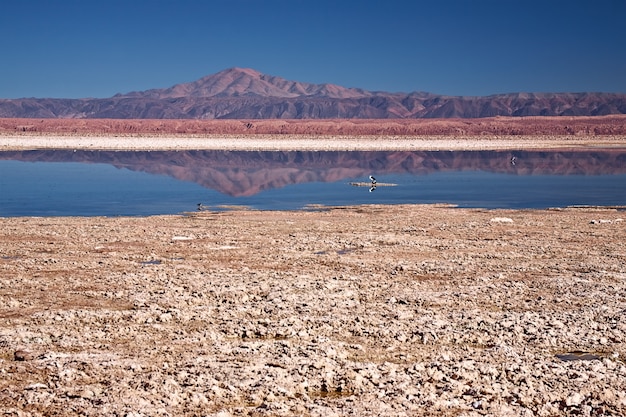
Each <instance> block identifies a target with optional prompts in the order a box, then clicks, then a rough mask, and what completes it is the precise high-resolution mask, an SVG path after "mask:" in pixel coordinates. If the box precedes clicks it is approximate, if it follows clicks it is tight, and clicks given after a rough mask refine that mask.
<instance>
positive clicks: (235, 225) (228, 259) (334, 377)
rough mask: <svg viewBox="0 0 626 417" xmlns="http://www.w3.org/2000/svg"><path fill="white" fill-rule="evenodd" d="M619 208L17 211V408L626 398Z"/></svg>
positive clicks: (4, 378) (419, 404)
mask: <svg viewBox="0 0 626 417" xmlns="http://www.w3.org/2000/svg"><path fill="white" fill-rule="evenodd" d="M623 217H624V212H623V211H618V210H615V209H593V208H577V209H574V208H571V209H564V210H548V211H535V210H524V211H502V210H496V211H487V210H467V209H458V208H452V207H445V206H363V207H352V208H350V207H348V208H334V209H322V208H320V209H319V210H313V211H296V212H256V211H235V212H221V213H213V212H197V213H192V214H189V215H179V216H157V217H148V218H4V219H0V227H1V228H2V233H1V234H0V275H1V276H2V279H1V280H0V375H1V377H0V410H2V411H3V413H4V414H5V415H93V416H95V415H101V416H111V415H120V416H122V415H146V416H147V415H170V416H175V415H221V416H226V415H304V416H308V415H317V416H329V415H354V416H365V415H398V416H400V415H446V416H448V415H450V416H452V415H476V416H478V415H565V414H572V415H623V414H624V413H626V364H625V363H624V357H625V355H626V344H625V343H626V322H625V320H624V317H625V315H624V312H625V311H626V253H625V252H624V246H623V238H624V236H625V235H626V234H625V233H626V223H625V222H624V221H623ZM20 413H21V414H20Z"/></svg>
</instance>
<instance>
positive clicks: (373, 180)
mask: <svg viewBox="0 0 626 417" xmlns="http://www.w3.org/2000/svg"><path fill="white" fill-rule="evenodd" d="M370 181H372V185H376V178H374V177H372V176H371V175H370Z"/></svg>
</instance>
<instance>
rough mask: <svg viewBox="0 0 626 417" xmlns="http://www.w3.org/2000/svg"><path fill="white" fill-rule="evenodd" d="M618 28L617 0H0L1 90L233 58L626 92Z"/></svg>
mask: <svg viewBox="0 0 626 417" xmlns="http://www.w3.org/2000/svg"><path fill="white" fill-rule="evenodd" d="M625 25H626V1H624V0H589V1H579V0H523V1H522V0H520V1H512V0H466V1H463V0H440V1H435V0H428V1H421V0H413V1H411V0H405V1H402V0H378V1H370V0H360V1H357V0H355V1H349V0H345V1H342V0H315V1H314V0H306V1H304V0H151V1H150V0H56V1H55V0H4V1H3V2H2V5H1V7H0V51H1V53H2V55H1V56H2V58H0V98H18V97H58V98H77V97H110V96H112V95H114V94H116V93H125V92H129V91H135V90H146V89H150V88H164V87H169V86H172V85H174V84H178V83H182V82H189V81H194V80H196V79H198V78H201V77H203V76H205V75H208V74H213V73H216V72H218V71H221V70H223V69H226V68H230V67H248V68H254V69H256V70H258V71H261V72H263V73H266V74H270V75H277V76H280V77H283V78H286V79H289V80H297V81H303V82H310V83H333V84H339V85H342V86H345V87H360V88H364V89H368V90H384V91H403V92H411V91H428V92H432V93H437V94H448V95H481V96H482V95H489V94H497V93H507V92H581V91H603V92H619V93H626V29H625V27H626V26H625Z"/></svg>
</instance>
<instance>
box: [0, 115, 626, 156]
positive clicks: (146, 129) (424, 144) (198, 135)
mask: <svg viewBox="0 0 626 417" xmlns="http://www.w3.org/2000/svg"><path fill="white" fill-rule="evenodd" d="M624 146H626V116H604V117H571V118H569V117H568V118H565V117H537V118H535V117H529V118H507V117H495V118H486V119H436V120H427V119H421V120H307V121H303V120H250V121H246V120H236V121H233V120H211V121H207V120H116V119H80V120H77V119H0V150H20V149H50V148H54V149H118V150H124V149H125V150H156V149H162V150H180V149H214V150H220V149H225V150H361V151H371V150H384V151H390V150H488V149H537V148H571V147H624Z"/></svg>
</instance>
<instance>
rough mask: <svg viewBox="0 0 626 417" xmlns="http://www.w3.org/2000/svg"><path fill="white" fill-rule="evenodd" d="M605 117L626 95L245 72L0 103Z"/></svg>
mask: <svg viewBox="0 0 626 417" xmlns="http://www.w3.org/2000/svg"><path fill="white" fill-rule="evenodd" d="M610 114H626V94H616V93H511V94H496V95H490V96H484V97H464V96H442V95H436V94H431V93H425V92H412V93H389V92H383V91H367V90H362V89H358V88H346V87H341V86H338V85H334V84H310V83H304V82H298V81H289V80H286V79H284V78H281V77H276V76H271V75H265V74H262V73H260V72H258V71H255V70H253V69H246V68H230V69H227V70H224V71H221V72H218V73H217V74H213V75H209V76H206V77H203V78H201V79H199V80H197V81H194V82H190V83H183V84H177V85H174V86H172V87H169V88H163V89H152V90H147V91H136V92H131V93H127V94H116V95H115V96H113V97H110V98H84V99H61V98H21V99H0V117H3V118H11V117H13V118H90V119H91V118H98V119H101V118H108V119H335V118H342V119H351V118H354V119H409V118H483V117H493V116H601V115H610Z"/></svg>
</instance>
